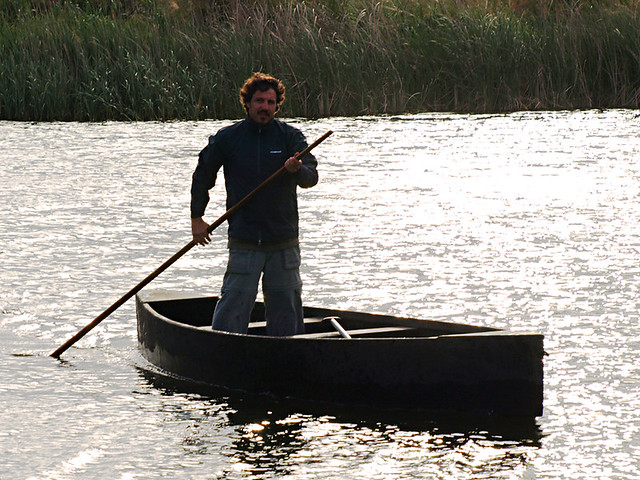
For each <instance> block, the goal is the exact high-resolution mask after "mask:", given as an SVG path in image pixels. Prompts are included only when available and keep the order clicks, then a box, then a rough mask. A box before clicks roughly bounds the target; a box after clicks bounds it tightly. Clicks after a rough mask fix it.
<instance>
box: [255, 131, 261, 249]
mask: <svg viewBox="0 0 640 480" xmlns="http://www.w3.org/2000/svg"><path fill="white" fill-rule="evenodd" d="M256 157H257V162H258V165H257V177H258V181H260V171H261V170H262V169H261V168H260V167H261V163H262V127H259V128H258V155H257V156H256ZM258 245H262V228H261V227H260V226H259V227H258Z"/></svg>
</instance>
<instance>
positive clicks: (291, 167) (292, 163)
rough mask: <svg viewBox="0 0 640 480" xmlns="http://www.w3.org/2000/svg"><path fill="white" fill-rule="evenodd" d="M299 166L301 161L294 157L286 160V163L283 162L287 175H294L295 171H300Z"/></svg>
mask: <svg viewBox="0 0 640 480" xmlns="http://www.w3.org/2000/svg"><path fill="white" fill-rule="evenodd" d="M296 155H298V152H296ZM301 166H302V160H300V159H299V158H298V157H296V156H295V155H294V156H293V157H291V158H288V159H287V161H286V162H284V167H285V168H286V169H287V171H288V172H289V173H296V172H297V171H299V170H300V167H301Z"/></svg>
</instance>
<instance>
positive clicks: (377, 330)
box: [293, 327, 414, 338]
mask: <svg viewBox="0 0 640 480" xmlns="http://www.w3.org/2000/svg"><path fill="white" fill-rule="evenodd" d="M410 330H414V329H413V328H410V327H371V328H358V329H355V330H347V333H348V334H349V335H351V336H352V337H358V336H364V335H384V334H385V333H390V334H392V333H401V332H407V331H410ZM339 336H340V333H339V332H338V331H335V332H320V333H301V334H299V335H294V337H293V338H336V337H339Z"/></svg>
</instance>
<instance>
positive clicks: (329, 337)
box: [136, 292, 544, 416]
mask: <svg viewBox="0 0 640 480" xmlns="http://www.w3.org/2000/svg"><path fill="white" fill-rule="evenodd" d="M216 302H217V298H216V297H195V298H186V297H184V296H180V295H175V294H168V293H162V292H143V293H141V294H139V295H137V296H136V312H137V319H138V340H139V343H140V348H141V351H142V354H143V356H144V357H145V358H146V359H147V360H148V361H149V362H151V363H152V364H153V365H155V366H156V367H158V368H160V369H161V370H162V371H164V372H166V373H168V374H170V375H175V376H179V377H182V378H186V379H190V380H193V381H195V382H198V383H205V384H208V385H212V386H216V387H223V388H225V389H231V390H237V391H243V392H249V393H252V394H260V395H262V394H265V395H269V396H272V397H276V398H282V399H291V400H303V401H311V402H323V403H326V402H330V403H336V404H341V405H350V406H353V405H356V406H358V405H361V406H368V407H376V408H378V407H380V408H394V409H420V410H434V411H461V412H468V413H480V414H495V415H515V416H538V415H541V414H542V396H543V365H542V360H543V355H544V351H543V337H542V335H535V334H522V333H517V334H516V333H509V332H507V331H504V330H497V329H492V328H487V327H477V326H472V325H461V324H454V323H448V322H439V321H430V320H420V319H414V318H401V317H394V316H389V315H375V314H368V313H358V312H350V311H338V310H329V309H324V308H312V307H305V309H304V312H305V329H306V332H305V333H304V334H302V335H296V336H292V337H269V336H266V334H265V322H264V321H263V318H264V307H263V305H262V304H260V303H256V305H255V308H254V311H253V315H252V321H251V323H250V327H249V332H248V333H247V334H235V333H228V332H221V331H215V330H212V329H211V326H210V324H211V316H212V314H213V309H214V307H215V304H216ZM332 320H333V321H332ZM339 330H342V332H340V331H339ZM347 337H350V338H347Z"/></svg>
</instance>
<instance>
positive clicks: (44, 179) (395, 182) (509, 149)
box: [0, 111, 640, 480]
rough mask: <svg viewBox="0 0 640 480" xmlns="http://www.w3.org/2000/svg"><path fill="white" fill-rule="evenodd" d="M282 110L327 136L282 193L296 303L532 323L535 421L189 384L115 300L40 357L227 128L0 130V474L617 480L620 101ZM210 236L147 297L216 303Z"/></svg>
mask: <svg viewBox="0 0 640 480" xmlns="http://www.w3.org/2000/svg"><path fill="white" fill-rule="evenodd" d="M293 122H294V123H295V124H297V125H298V126H299V127H300V128H302V129H303V131H304V132H305V133H306V134H307V137H308V138H309V140H312V139H315V138H316V137H318V136H320V135H321V134H322V133H324V132H325V131H326V130H328V129H332V130H334V131H335V134H334V135H333V136H332V137H330V138H329V140H327V141H326V142H325V143H324V144H323V145H321V146H320V147H318V149H317V150H316V153H317V156H318V157H319V161H320V167H319V171H320V175H321V183H320V184H319V185H317V186H316V187H315V188H313V189H311V190H306V191H303V192H301V194H300V209H301V225H302V232H303V233H302V240H303V255H304V267H303V272H302V273H303V277H304V282H305V303H306V304H309V305H317V306H323V307H330V308H342V309H354V310H362V311H369V312H381V313H391V314H400V315H411V316H418V317H425V318H433V319H438V320H448V321H460V322H467V323H473V324H477V325H490V326H494V327H507V328H510V329H512V330H514V331H531V332H538V333H543V334H544V335H545V350H546V351H547V352H548V356H547V357H546V358H545V405H544V407H545V410H544V416H542V417H539V418H537V419H536V420H535V422H532V423H531V424H525V425H523V424H520V423H518V424H514V423H511V424H504V423H501V422H493V421H490V420H485V419H465V418H462V417H457V418H449V419H443V418H433V417H431V418H430V417H428V416H415V415H413V416H404V417H403V416H401V415H400V414H394V415H391V414H382V413H380V412H378V413H376V412H358V411H356V412H353V411H341V410H338V409H336V410H328V411H324V412H317V411H310V410H307V409H306V408H305V407H302V406H291V405H283V404H275V403H267V402H264V401H256V400H255V399H250V398H241V397H229V396H227V395H225V393H224V392H217V393H216V392H207V393H206V394H204V393H202V392H201V393H190V392H188V391H185V390H184V388H182V386H181V385H176V384H173V383H171V382H167V381H165V380H164V379H162V378H161V377H157V376H156V375H154V374H153V373H150V372H149V369H148V367H149V366H148V365H147V364H146V362H145V361H144V360H143V359H142V357H141V356H140V354H139V352H138V350H137V344H136V333H135V332H136V327H135V313H134V308H133V302H129V303H127V304H126V305H124V306H123V307H122V308H121V309H119V310H118V311H117V312H115V313H114V314H113V315H112V316H111V317H109V318H108V319H107V320H105V321H104V322H102V324H101V325H100V326H99V327H98V328H96V329H95V330H94V331H93V332H91V333H90V334H89V335H87V337H85V339H83V340H82V341H81V342H79V343H78V344H77V345H76V346H75V347H73V348H72V349H70V350H69V351H67V352H66V353H65V354H64V355H63V360H62V361H56V360H54V359H52V358H50V357H48V354H49V353H50V352H51V351H53V350H54V349H55V348H57V347H58V346H59V345H60V344H62V343H63V342H64V341H65V340H67V339H68V338H69V337H70V336H71V335H73V334H74V333H75V332H77V331H78V330H79V329H80V328H81V327H82V326H84V325H85V324H87V323H88V322H89V321H91V320H92V319H93V318H94V317H95V316H97V315H98V314H99V313H100V312H102V311H103V310H104V309H105V308H106V307H108V306H109V305H110V304H111V303H113V302H114V301H115V300H116V299H117V298H119V297H120V296H121V295H122V294H123V293H125V292H126V291H127V290H129V289H130V288H131V287H133V286H134V285H135V284H137V283H138V282H139V281H140V280H142V278H144V277H145V276H146V275H147V274H148V273H150V272H151V271H153V270H154V269H155V268H156V267H158V266H159V265H160V264H161V263H162V262H163V261H164V260H166V259H167V258H168V257H169V256H171V255H172V254H173V253H175V252H176V251H177V250H178V249H179V248H181V247H182V246H183V245H184V244H185V243H186V242H188V241H189V239H190V237H189V220H188V217H189V211H188V203H189V194H188V191H189V186H190V177H191V173H192V171H193V168H194V167H195V163H196V157H197V153H198V151H199V150H200V149H201V148H202V147H203V146H204V145H205V144H206V141H207V137H208V135H209V134H211V133H213V132H215V131H216V130H217V129H218V128H220V127H221V126H224V125H227V124H228V122H198V123H166V124H158V123H105V124H76V123H69V124H62V123H53V124H25V123H10V122H0V205H1V206H2V214H1V215H0V279H1V280H0V281H1V288H0V345H1V350H0V368H1V372H2V375H1V377H0V479H2V480H9V479H54V480H62V479H87V478H91V479H109V480H113V479H116V480H125V479H126V480H129V479H145V480H146V479H159V478H171V479H195V478H197V479H218V478H225V479H267V478H290V479H322V478H324V479H333V478H344V479H400V478H407V479H409V478H428V479H469V478H503V479H538V478H540V479H572V480H574V479H594V478H597V479H631V478H637V471H638V469H639V467H640V366H639V362H638V358H639V356H640V333H639V332H640V330H639V327H638V317H639V315H638V308H639V306H640V305H639V304H640V266H639V263H638V259H639V257H640V236H639V234H640V189H639V180H640V161H639V158H640V144H639V142H638V138H640V112H638V111H604V112H597V111H587V112H554V113H518V114H512V115H485V116H470V115H446V114H427V115H417V116H402V117H393V118H389V117H367V118H355V119H352V118H335V119H330V120H320V121H302V120H300V121H298V120H294V121H293ZM222 199H223V195H222V192H221V189H219V188H216V190H214V193H213V194H212V203H211V204H210V208H209V210H208V218H209V220H213V219H215V218H217V217H218V216H219V215H221V214H222V213H223V210H222V207H221V202H222ZM225 235H226V231H225V229H224V228H222V227H221V228H220V229H218V230H216V232H215V238H216V240H215V241H214V244H213V245H212V246H209V247H207V248H201V247H199V248H197V249H193V250H192V251H191V252H189V253H188V254H187V255H186V256H185V257H183V258H182V259H181V260H180V261H179V262H178V263H177V264H176V265H174V266H173V267H172V268H171V269H169V270H168V271H167V272H165V273H164V274H162V275H161V276H160V277H159V278H158V279H157V280H155V281H154V282H153V283H152V284H151V285H150V286H149V287H147V288H149V289H165V290H178V291H184V292H194V293H212V294H217V293H218V290H219V287H220V281H221V278H222V273H223V271H224V267H225V263H226V254H225V241H224V239H225Z"/></svg>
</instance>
